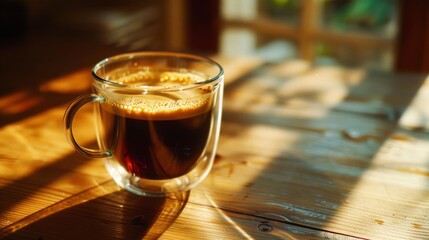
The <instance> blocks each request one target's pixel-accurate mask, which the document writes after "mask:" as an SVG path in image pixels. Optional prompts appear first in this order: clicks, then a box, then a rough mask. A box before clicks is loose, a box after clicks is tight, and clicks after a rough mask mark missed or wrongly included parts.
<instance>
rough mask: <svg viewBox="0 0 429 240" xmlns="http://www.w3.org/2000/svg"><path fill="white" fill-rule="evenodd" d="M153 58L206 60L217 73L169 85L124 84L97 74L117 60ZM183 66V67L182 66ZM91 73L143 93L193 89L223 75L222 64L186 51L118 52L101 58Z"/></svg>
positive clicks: (102, 81) (119, 85)
mask: <svg viewBox="0 0 429 240" xmlns="http://www.w3.org/2000/svg"><path fill="white" fill-rule="evenodd" d="M144 57H147V58H154V57H158V58H166V57H174V58H176V59H177V60H179V59H191V60H195V61H196V62H197V61H198V62H200V63H201V62H206V63H208V64H210V65H211V67H213V66H216V67H217V68H218V71H217V74H215V75H214V76H209V77H208V79H206V80H203V81H199V82H192V83H190V84H185V85H182V84H181V85H170V86H150V85H146V84H144V83H142V84H135V83H131V84H126V83H118V82H114V81H110V80H108V79H105V78H104V77H102V76H99V74H98V71H99V70H100V69H102V68H103V67H105V66H107V65H108V64H109V63H117V62H118V61H124V62H127V61H130V60H132V59H138V58H144ZM183 68H185V67H183ZM91 74H92V76H93V78H94V80H96V81H98V82H99V83H101V84H105V85H109V86H112V87H117V88H127V89H130V90H131V91H132V90H133V89H135V90H141V89H143V90H144V92H145V93H148V92H159V91H183V90H189V89H193V88H199V87H201V85H206V84H208V83H212V82H216V81H217V80H221V79H222V78H223V75H224V70H223V68H222V66H221V65H220V64H219V63H217V62H216V61H214V60H212V59H210V58H208V57H203V56H197V55H192V54H187V53H176V52H131V53H123V54H119V55H115V56H112V57H108V58H105V59H103V60H101V61H100V62H98V63H97V64H96V65H95V66H94V67H93V68H92V71H91ZM140 93H141V91H138V92H137V94H140Z"/></svg>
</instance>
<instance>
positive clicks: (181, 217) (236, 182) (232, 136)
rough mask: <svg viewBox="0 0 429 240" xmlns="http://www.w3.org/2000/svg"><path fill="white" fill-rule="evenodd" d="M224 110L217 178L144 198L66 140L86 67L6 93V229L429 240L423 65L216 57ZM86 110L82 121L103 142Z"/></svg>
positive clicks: (0, 220)
mask: <svg viewBox="0 0 429 240" xmlns="http://www.w3.org/2000/svg"><path fill="white" fill-rule="evenodd" d="M216 59H217V60H218V61H219V62H220V63H221V64H222V65H223V66H224V67H225V72H226V86H225V98H224V109H223V110H224V116H223V122H222V131H221V137H220V143H219V149H218V154H217V158H216V162H215V165H214V168H213V170H212V172H211V174H210V175H209V177H208V178H207V179H206V180H205V181H204V182H203V183H202V184H201V185H199V186H198V187H197V188H195V189H194V190H192V191H191V192H186V193H181V194H176V195H174V196H169V197H166V198H150V197H139V196H135V195H133V194H130V193H128V192H126V191H124V190H121V189H119V188H118V187H116V185H115V184H114V183H113V182H112V181H111V180H110V177H109V176H108V174H107V172H106V170H105V169H104V165H103V161H102V160H100V159H86V158H84V157H82V156H80V155H79V154H77V153H76V152H75V151H74V150H73V149H72V147H71V146H70V145H69V144H68V143H67V142H66V140H65V137H64V133H63V128H62V117H63V113H64V111H65V108H66V106H67V105H68V103H70V101H71V100H72V99H73V98H74V97H75V96H77V95H79V94H82V93H83V92H85V91H88V89H89V86H90V82H91V76H90V69H89V67H90V66H88V68H84V69H81V70H78V71H75V72H71V73H69V74H66V75H63V76H60V77H57V78H54V79H51V80H49V81H45V82H44V83H43V84H40V85H37V86H31V87H27V88H22V89H21V90H17V91H14V92H11V93H9V94H7V95H4V96H2V98H1V99H0V114H1V118H0V124H1V125H0V227H1V228H2V229H1V230H0V236H1V237H5V239H142V238H148V239H151V238H158V237H159V238H161V239H361V238H363V239H429V201H428V200H429V135H428V134H427V133H426V130H427V129H428V126H429V103H428V101H429V82H428V81H426V79H425V77H424V76H421V75H413V74H402V75H401V74H392V73H381V72H376V71H369V70H363V69H346V68H340V67H332V66H331V67H329V66H325V67H312V66H310V65H309V64H307V63H306V62H302V61H298V60H290V61H285V62H281V63H275V64H274V63H264V62H262V61H259V60H258V59H251V58H228V57H216ZM91 116H92V115H91V109H90V107H88V108H85V109H83V110H82V111H80V112H79V114H78V118H77V120H76V123H75V124H76V125H79V127H77V128H76V129H77V130H76V131H77V133H76V134H77V135H78V139H79V142H80V143H81V144H84V145H87V146H91V145H92V144H94V142H95V135H94V132H93V127H92V118H91Z"/></svg>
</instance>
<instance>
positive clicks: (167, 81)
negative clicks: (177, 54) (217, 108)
mask: <svg viewBox="0 0 429 240" xmlns="http://www.w3.org/2000/svg"><path fill="white" fill-rule="evenodd" d="M115 77H116V80H112V79H110V80H109V81H112V82H117V83H121V84H136V85H137V84H138V85H141V84H145V85H146V86H172V87H176V86H185V85H189V84H192V83H197V82H201V81H204V80H205V79H204V78H202V77H201V76H199V75H196V74H191V73H182V72H161V73H154V72H150V71H138V72H135V73H133V74H128V75H126V76H125V77H118V76H115ZM212 90H213V89H212V87H202V88H197V89H187V90H183V91H172V92H170V91H168V92H162V91H160V92H159V93H158V94H157V93H148V94H142V95H126V94H121V95H118V94H114V95H111V96H109V95H110V94H107V95H108V96H107V97H108V99H109V100H108V101H107V102H106V103H104V104H103V106H104V107H103V108H105V109H106V110H108V111H110V112H112V113H114V114H116V115H120V116H125V117H130V118H136V119H151V120H173V119H182V118H188V117H193V116H196V115H198V114H201V113H204V112H206V111H209V110H210V108H211V102H212V95H213V94H212Z"/></svg>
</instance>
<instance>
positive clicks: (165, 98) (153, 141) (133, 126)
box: [100, 77, 212, 179]
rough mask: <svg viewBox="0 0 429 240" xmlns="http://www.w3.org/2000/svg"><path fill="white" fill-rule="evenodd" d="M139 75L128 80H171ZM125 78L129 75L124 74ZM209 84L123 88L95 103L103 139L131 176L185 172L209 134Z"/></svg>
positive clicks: (185, 82) (165, 176)
mask: <svg viewBox="0 0 429 240" xmlns="http://www.w3.org/2000/svg"><path fill="white" fill-rule="evenodd" d="M190 79H191V78H187V79H186V80H183V79H182V80H180V79H179V80H178V78H177V77H176V78H170V79H169V80H168V79H167V80H166V79H165V78H164V80H163V79H162V78H159V79H158V80H156V79H153V78H150V79H149V78H148V79H143V80H144V81H143V80H141V81H137V80H136V79H135V78H132V81H133V83H137V82H138V83H142V82H146V83H147V82H148V81H150V82H157V81H158V82H162V81H164V82H163V84H166V82H168V81H173V82H174V84H177V81H179V82H181V84H182V85H188V84H190V83H192V82H191V81H194V80H192V79H191V80H190ZM129 81H131V80H129ZM210 91H211V89H202V88H192V89H191V90H189V89H187V90H183V91H172V92H168V91H167V92H165V91H164V92H156V91H154V92H150V91H149V92H147V93H146V94H140V95H136V94H129V95H126V94H123V95H121V96H120V97H117V98H116V99H108V102H107V103H104V104H101V108H100V113H101V121H102V126H103V127H102V128H103V131H104V135H105V137H104V138H105V139H106V143H105V145H106V146H107V147H108V148H109V149H112V150H113V154H114V158H115V159H116V160H117V161H118V162H119V163H120V165H122V166H123V167H124V169H126V171H128V172H129V173H130V174H132V175H134V176H138V177H141V178H148V179H168V178H174V177H179V176H181V175H183V174H186V173H187V172H189V171H190V170H191V169H192V168H193V167H194V166H195V164H196V163H197V162H198V160H199V158H200V156H201V154H202V153H203V151H204V148H205V146H206V143H207V140H208V138H209V134H210V127H211V122H212V112H211V110H210V109H211V101H212V100H211V96H212V93H211V92H210Z"/></svg>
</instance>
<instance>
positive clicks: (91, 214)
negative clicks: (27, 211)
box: [0, 180, 190, 239]
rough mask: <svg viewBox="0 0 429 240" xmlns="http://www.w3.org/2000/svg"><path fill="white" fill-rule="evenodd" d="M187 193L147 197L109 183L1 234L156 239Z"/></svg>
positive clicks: (51, 208) (21, 237)
mask: <svg viewBox="0 0 429 240" xmlns="http://www.w3.org/2000/svg"><path fill="white" fill-rule="evenodd" d="M189 195H190V191H185V192H177V193H173V194H169V195H168V196H165V197H147V196H139V195H136V194H132V193H130V192H128V191H125V190H123V189H121V188H119V187H118V186H117V185H116V183H115V182H114V181H112V180H110V181H107V182H105V183H103V184H100V185H98V186H96V187H94V188H92V189H90V190H86V191H84V192H81V193H79V194H76V195H74V196H72V197H69V198H67V199H65V200H63V201H61V202H58V203H56V204H54V205H52V206H49V207H47V208H45V209H42V210H40V211H38V212H36V213H34V214H32V215H30V216H28V217H26V218H24V219H22V220H20V221H18V222H16V223H14V224H12V225H10V226H8V227H6V228H4V229H2V230H1V231H0V237H1V238H2V239H3V237H4V239H142V238H143V237H144V238H145V239H157V238H159V237H160V236H161V235H162V234H163V233H164V232H165V231H166V230H167V229H168V228H169V227H170V226H171V224H173V223H174V221H175V220H176V218H177V217H178V216H179V215H180V213H181V212H182V210H183V209H184V207H185V206H186V204H187V202H188V198H189Z"/></svg>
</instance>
